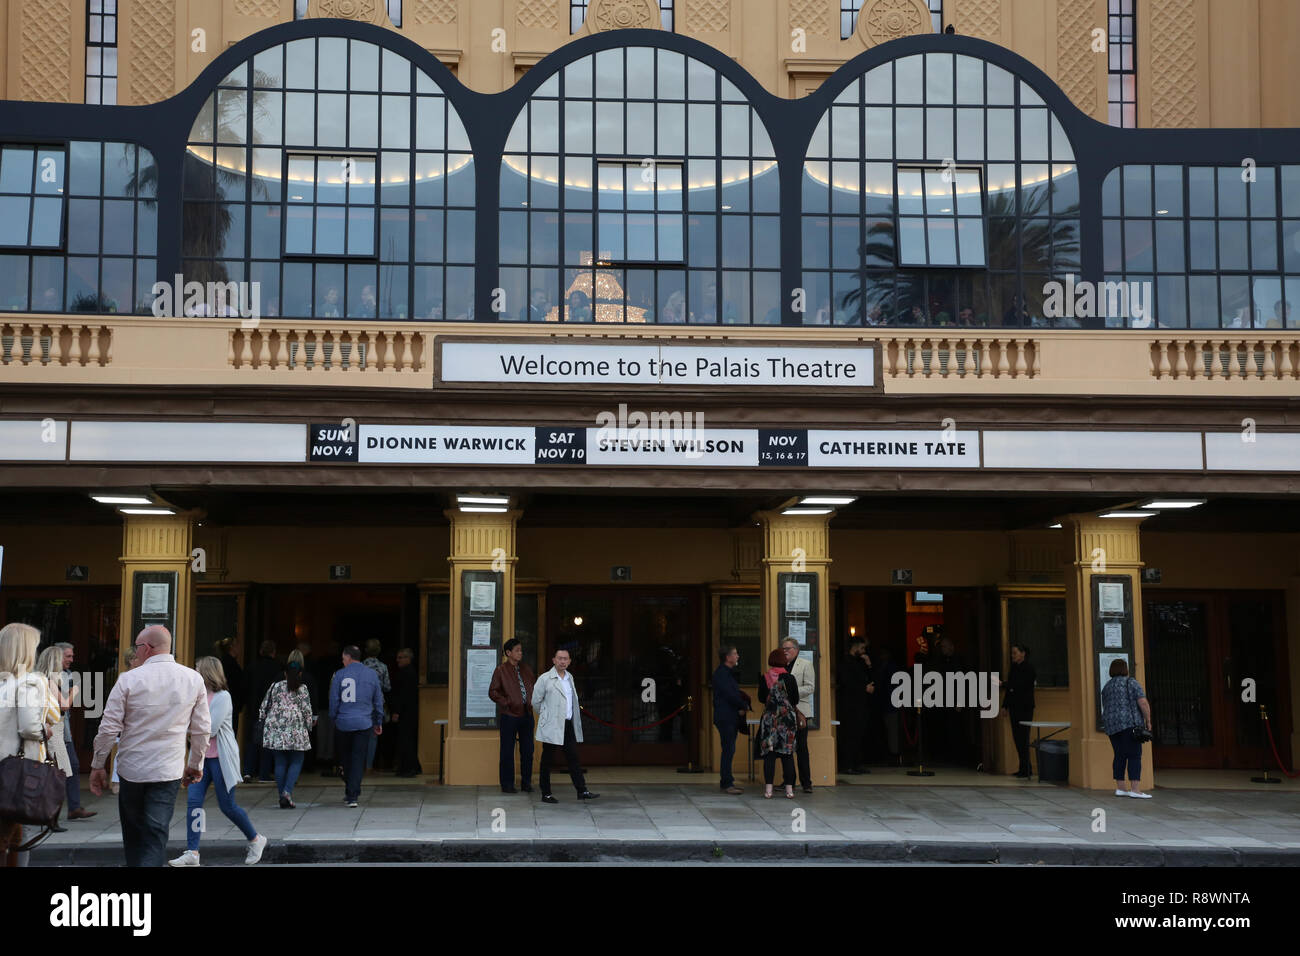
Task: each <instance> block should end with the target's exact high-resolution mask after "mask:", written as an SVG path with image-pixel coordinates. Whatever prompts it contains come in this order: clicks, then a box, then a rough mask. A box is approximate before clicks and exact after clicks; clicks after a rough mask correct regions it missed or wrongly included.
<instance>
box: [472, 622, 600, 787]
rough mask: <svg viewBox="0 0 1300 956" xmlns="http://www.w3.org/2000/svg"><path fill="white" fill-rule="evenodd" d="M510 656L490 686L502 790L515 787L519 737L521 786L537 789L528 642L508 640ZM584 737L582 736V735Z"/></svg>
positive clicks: (533, 683)
mask: <svg viewBox="0 0 1300 956" xmlns="http://www.w3.org/2000/svg"><path fill="white" fill-rule="evenodd" d="M505 652H506V659H505V660H504V661H503V662H502V663H501V664H499V665H498V666H497V669H496V671H495V672H494V673H493V674H492V683H491V685H490V686H489V687H488V696H489V697H491V698H492V700H494V701H495V702H496V705H497V722H498V723H499V724H500V730H501V766H500V777H501V792H502V793H518V792H519V791H518V790H516V789H515V740H516V739H518V741H519V779H520V784H519V790H522V791H523V792H524V793H532V792H533V785H532V782H531V781H532V779H533V706H532V705H533V697H534V692H533V688H534V686H535V684H536V683H537V681H536V679H535V678H534V677H533V672H532V671H531V670H529V669H528V665H527V664H524V663H522V662H523V659H524V646H523V644H521V643H520V642H519V639H518V638H515V637H512V638H511V639H510V640H508V641H506V646H505ZM578 739H579V740H581V739H582V738H581V736H579V737H578Z"/></svg>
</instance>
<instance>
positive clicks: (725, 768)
mask: <svg viewBox="0 0 1300 956" xmlns="http://www.w3.org/2000/svg"><path fill="white" fill-rule="evenodd" d="M713 726H715V727H717V728H718V736H719V737H720V738H722V752H721V753H720V754H719V756H718V769H719V770H720V772H721V778H720V779H719V781H718V786H719V787H721V788H722V789H723V790H726V789H727V788H729V787H734V786H735V785H736V778H735V776H733V775H732V772H731V762H732V760H733V759H734V758H735V756H736V734H737V733H739V732H740V731H739V726H738V725H737V724H734V723H726V722H718V721H714V723H713Z"/></svg>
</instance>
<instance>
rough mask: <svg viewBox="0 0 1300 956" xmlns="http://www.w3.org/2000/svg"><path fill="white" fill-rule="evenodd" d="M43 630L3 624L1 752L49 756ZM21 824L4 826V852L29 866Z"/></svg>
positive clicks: (0, 843)
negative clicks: (39, 661)
mask: <svg viewBox="0 0 1300 956" xmlns="http://www.w3.org/2000/svg"><path fill="white" fill-rule="evenodd" d="M40 642H41V632H40V631H38V630H36V628H34V627H32V626H30V625H28V624H6V625H5V626H4V627H3V628H0V755H3V756H5V757H8V756H11V755H13V754H16V753H21V754H22V755H23V756H24V757H26V758H27V759H28V760H44V759H45V745H44V743H43V741H44V740H45V717H46V708H47V706H48V700H49V689H48V686H47V684H46V681H45V678H44V677H42V676H41V675H40V674H38V673H37V672H36V670H35V667H36V647H37V645H38V644H40ZM22 843H23V828H22V826H21V825H19V824H13V825H7V824H6V825H5V826H0V854H3V856H4V865H5V866H26V865H27V856H28V855H27V853H25V852H24V853H19V852H18V851H17V850H16V849H13V848H15V847H18V846H21V845H22Z"/></svg>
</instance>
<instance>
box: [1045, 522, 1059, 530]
mask: <svg viewBox="0 0 1300 956" xmlns="http://www.w3.org/2000/svg"><path fill="white" fill-rule="evenodd" d="M1047 527H1049V528H1052V529H1054V530H1057V531H1059V530H1060V528H1061V522H1059V521H1058V522H1056V524H1049V525H1048V526H1047Z"/></svg>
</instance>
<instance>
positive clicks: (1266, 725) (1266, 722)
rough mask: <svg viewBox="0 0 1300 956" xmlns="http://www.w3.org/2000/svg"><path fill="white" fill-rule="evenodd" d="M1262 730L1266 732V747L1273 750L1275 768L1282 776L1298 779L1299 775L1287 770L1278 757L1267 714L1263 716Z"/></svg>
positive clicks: (1271, 726)
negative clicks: (1275, 762) (1276, 767)
mask: <svg viewBox="0 0 1300 956" xmlns="http://www.w3.org/2000/svg"><path fill="white" fill-rule="evenodd" d="M1264 729H1265V730H1267V731H1268V745H1269V747H1271V748H1272V749H1273V759H1274V760H1276V761H1277V766H1278V769H1279V770H1281V771H1282V776H1284V777H1290V778H1292V779H1294V778H1296V777H1300V773H1292V772H1291V771H1290V770H1287V769H1286V764H1284V763H1283V762H1282V758H1281V757H1279V756H1278V753H1277V741H1275V740H1274V739H1273V725H1272V724H1271V723H1269V720H1268V715H1267V714H1265V715H1264Z"/></svg>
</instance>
